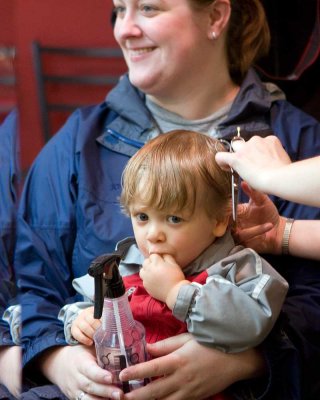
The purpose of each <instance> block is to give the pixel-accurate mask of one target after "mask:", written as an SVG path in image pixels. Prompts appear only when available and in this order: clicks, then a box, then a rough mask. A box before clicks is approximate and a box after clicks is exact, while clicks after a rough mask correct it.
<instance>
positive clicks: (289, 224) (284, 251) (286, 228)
mask: <svg viewBox="0 0 320 400" xmlns="http://www.w3.org/2000/svg"><path fill="white" fill-rule="evenodd" d="M293 223H294V219H293V218H287V220H286V224H285V226H284V231H283V236H282V244H281V248H282V254H286V255H288V254H289V239H290V233H291V229H292V225H293Z"/></svg>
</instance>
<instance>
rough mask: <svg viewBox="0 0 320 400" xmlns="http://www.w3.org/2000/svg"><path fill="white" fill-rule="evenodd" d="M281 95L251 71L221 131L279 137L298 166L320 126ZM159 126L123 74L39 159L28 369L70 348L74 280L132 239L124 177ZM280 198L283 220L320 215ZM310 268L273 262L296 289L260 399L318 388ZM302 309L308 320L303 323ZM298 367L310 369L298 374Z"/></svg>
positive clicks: (22, 275)
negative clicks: (67, 334)
mask: <svg viewBox="0 0 320 400" xmlns="http://www.w3.org/2000/svg"><path fill="white" fill-rule="evenodd" d="M275 94H277V93H271V92H270V90H267V88H266V86H265V85H262V83H261V82H260V80H259V78H258V77H257V75H256V74H255V73H254V72H253V71H250V72H249V74H248V76H247V77H246V79H245V81H244V82H243V84H242V87H241V90H240V92H239V94H238V96H237V98H236V100H235V102H234V104H233V106H232V109H231V111H230V114H229V117H228V119H227V120H226V121H225V122H224V123H223V125H221V126H220V127H219V133H220V135H221V137H224V138H228V137H232V136H234V134H235V132H236V127H237V126H241V132H242V134H243V136H245V137H247V138H248V137H250V136H252V135H254V134H259V135H268V134H271V133H272V132H273V133H275V134H276V135H277V136H278V137H279V138H280V140H281V141H282V143H283V144H284V146H285V148H286V150H287V151H288V152H289V154H290V156H291V158H292V159H294V160H295V159H299V158H305V157H310V156H312V155H314V154H320V125H319V124H318V123H317V122H316V121H315V120H314V119H312V118H311V117H309V116H307V115H306V114H304V113H302V112H300V111H299V110H297V109H296V108H295V107H293V106H292V105H290V104H289V103H288V102H287V101H285V100H281V99H279V97H277V98H278V100H275V96H274V95H275ZM152 128H154V122H153V119H152V116H151V115H150V113H149V111H148V109H147V108H146V106H145V102H144V94H142V93H141V92H139V91H138V90H137V89H136V88H134V87H133V86H132V85H131V84H130V82H129V80H128V78H127V76H124V77H123V78H122V79H121V80H120V82H119V84H118V85H117V86H116V87H115V88H114V89H113V90H112V91H111V92H110V93H109V95H108V96H107V98H106V101H105V102H104V103H103V104H101V105H99V106H93V107H89V108H84V109H80V110H78V111H76V112H75V113H74V114H73V115H72V116H71V117H70V118H69V120H68V121H67V122H66V124H65V125H64V126H63V127H62V129H61V130H60V132H58V133H57V134H56V135H55V136H54V137H53V138H52V139H51V140H50V142H49V143H47V145H46V146H45V147H44V148H43V150H42V151H41V153H40V154H39V155H38V157H37V159H36V160H35V162H34V164H33V166H32V168H31V170H30V172H29V174H28V177H27V179H26V183H25V187H24V191H23V195H22V199H21V203H20V209H19V213H18V220H17V225H18V237H17V251H16V260H15V268H16V273H17V277H18V279H19V288H20V290H21V294H22V305H23V315H22V323H23V337H22V343H23V351H24V355H23V361H24V364H25V365H28V363H29V362H30V361H32V360H33V359H34V357H36V356H37V355H39V354H40V353H41V352H42V351H44V350H46V349H48V348H50V347H52V346H57V345H65V340H64V333H63V325H62V323H61V322H60V321H59V320H58V319H57V315H58V312H59V310H60V308H61V307H62V306H63V305H65V304H66V303H68V302H74V301H77V300H79V298H77V297H76V294H75V291H74V289H73V287H72V280H73V279H74V278H76V277H79V276H81V275H84V274H85V273H86V271H87V268H88V266H89V264H90V262H91V261H92V260H93V259H94V258H95V257H96V256H98V255H100V254H102V253H105V252H108V251H111V250H113V249H114V247H115V244H116V243H117V242H118V241H119V240H120V239H123V238H124V237H126V236H130V235H132V229H131V223H130V220H129V219H128V218H126V217H125V216H124V215H122V213H121V211H120V208H119V202H118V198H119V195H120V191H121V174H122V171H123V168H124V166H125V164H126V162H127V161H128V158H129V157H130V156H131V155H133V154H134V153H135V152H136V151H137V149H138V148H139V147H141V146H142V145H143V143H144V142H145V140H146V138H147V135H148V132H149V131H150V129H152ZM275 201H276V204H277V205H278V207H279V210H280V212H281V213H282V214H285V215H288V216H289V215H290V216H291V217H294V218H310V219H313V218H319V216H320V210H319V209H315V208H310V207H304V206H300V205H296V204H291V203H288V202H284V201H280V200H278V199H276V200H275ZM287 261H288V263H287ZM293 264H294V266H292V267H291V265H293ZM311 264H312V263H311V262H308V261H306V260H301V259H300V260H292V259H289V258H287V259H285V258H284V257H281V258H278V259H275V260H273V262H272V265H273V266H274V267H276V268H277V269H278V270H279V271H280V273H283V274H284V276H285V278H286V279H287V280H288V281H289V284H290V283H291V282H292V283H293V286H292V288H291V289H290V291H289V295H288V299H287V301H286V304H285V306H284V309H283V314H284V318H280V322H281V326H280V327H279V328H277V329H274V333H273V334H271V336H270V338H269V339H268V340H267V341H266V343H265V345H264V346H263V350H264V351H265V353H266V357H267V360H268V362H269V366H270V371H269V380H268V382H267V383H266V382H265V380H264V381H263V383H261V384H259V385H258V383H257V382H255V383H256V384H257V391H256V392H255V393H257V394H255V397H256V398H258V397H259V396H260V395H261V396H263V395H265V398H267V396H271V397H270V398H272V399H276V398H279V399H280V398H281V399H289V398H290V399H300V398H302V397H301V396H300V391H301V390H307V389H308V390H309V391H310V390H314V387H312V388H310V387H308V386H307V385H306V389H305V388H304V386H302V383H301V382H302V381H301V380H300V376H302V375H303V377H304V379H303V382H305V383H306V384H308V385H309V380H308V379H305V378H308V377H309V376H311V377H313V380H315V378H314V375H312V374H315V373H318V372H317V371H318V369H317V367H315V366H314V367H312V365H310V364H308V362H310V361H312V360H314V359H315V357H318V358H317V360H319V356H320V343H319V340H318V339H317V340H316V338H318V337H319V333H320V326H319V323H320V322H317V321H320V268H319V266H318V267H317V268H313V267H314V265H311ZM288 266H290V268H289V267H288ZM312 268H313V269H312ZM311 271H312V272H313V274H311ZM311 277H312V280H313V285H312V286H311V281H310V280H309V279H311ZM296 288H297V289H296ZM296 290H297V292H296ZM300 295H303V297H301V296H300ZM298 307H299V309H298V310H297V308H298ZM300 310H301V311H300ZM297 312H298V313H301V315H303V316H304V317H303V318H301V315H300V316H299V317H296V314H297ZM35 315H36V316H37V318H34V316H35ZM309 318H310V319H309ZM280 322H279V324H280ZM307 330H308V331H307ZM299 357H301V359H300V358H299ZM301 365H305V366H306V368H307V369H306V370H301V369H300V366H301ZM314 368H315V370H314ZM280 383H281V385H280ZM235 386H237V385H235ZM309 386H310V385H309ZM254 388H255V386H253V385H252V382H250V385H248V386H246V385H244V384H242V385H241V391H242V394H241V396H240V398H242V399H243V398H246V397H245V396H246V394H244V393H247V392H248V393H250V391H252V390H254ZM236 389H237V388H236ZM287 392H288V393H289V392H290V396H289V395H288V393H287ZM258 393H259V394H258ZM305 393H306V392H305ZM275 394H276V395H275ZM276 396H279V397H276ZM307 398H308V397H303V399H304V400H305V399H307Z"/></svg>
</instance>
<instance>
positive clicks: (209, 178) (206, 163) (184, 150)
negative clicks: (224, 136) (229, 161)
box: [120, 130, 231, 220]
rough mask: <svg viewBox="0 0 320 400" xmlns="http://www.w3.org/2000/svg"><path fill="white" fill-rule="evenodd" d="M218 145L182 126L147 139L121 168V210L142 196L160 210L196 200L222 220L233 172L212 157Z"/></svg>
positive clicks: (179, 207)
mask: <svg viewBox="0 0 320 400" xmlns="http://www.w3.org/2000/svg"><path fill="white" fill-rule="evenodd" d="M217 146H218V147H219V146H221V145H220V144H219V142H218V141H217V140H216V139H213V138H211V137H209V136H206V135H204V134H201V133H197V132H192V131H186V130H175V131H171V132H169V133H165V134H162V135H160V136H158V137H156V138H155V139H153V140H151V141H150V142H148V143H147V144H146V145H145V146H144V147H142V149H140V150H139V151H138V152H137V153H136V154H135V155H134V156H133V157H132V158H131V159H130V160H129V162H128V164H127V166H126V168H125V170H124V172H123V176H122V194H121V198H120V203H121V206H122V208H123V210H124V211H125V212H126V213H127V214H130V207H131V206H132V205H133V204H134V203H135V202H136V201H141V202H143V204H144V205H145V206H147V207H148V206H151V207H153V208H156V209H159V210H168V211H169V210H170V211H171V212H178V211H182V210H185V209H186V210H188V211H191V212H192V213H193V212H194V210H195V207H196V204H197V206H198V205H200V206H201V207H204V209H205V211H206V213H207V215H208V217H215V218H216V219H217V220H223V219H224V218H225V217H226V216H227V215H228V214H230V205H231V176H230V173H229V172H226V171H222V170H221V169H220V168H219V166H218V165H217V163H216V161H215V153H216V151H217ZM219 148H220V147H219ZM220 149H221V148H220Z"/></svg>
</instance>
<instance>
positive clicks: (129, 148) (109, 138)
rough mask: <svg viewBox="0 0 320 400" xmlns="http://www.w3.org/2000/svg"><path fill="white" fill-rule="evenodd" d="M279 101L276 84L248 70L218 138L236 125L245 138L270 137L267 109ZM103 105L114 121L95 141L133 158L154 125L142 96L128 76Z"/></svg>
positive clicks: (280, 94) (233, 130)
mask: <svg viewBox="0 0 320 400" xmlns="http://www.w3.org/2000/svg"><path fill="white" fill-rule="evenodd" d="M279 99H284V94H283V92H281V90H280V89H279V88H278V87H277V86H276V85H273V84H270V83H267V84H266V83H262V82H261V80H260V78H259V77H258V75H257V73H256V72H255V71H254V70H253V69H251V70H249V72H248V73H247V75H246V77H245V79H244V81H243V83H242V85H241V87H240V90H239V93H238V95H237V97H236V98H235V100H234V102H233V104H232V107H231V110H230V113H229V116H228V118H227V119H226V120H225V121H224V122H223V124H221V125H220V126H219V127H218V132H219V135H220V137H222V138H231V137H233V136H234V135H235V133H236V131H237V130H236V128H237V126H240V127H241V135H242V136H243V137H244V138H245V139H246V138H249V137H251V136H252V135H253V133H254V132H259V135H260V136H266V135H268V134H270V133H271V129H270V124H269V110H270V107H271V104H272V102H274V101H275V100H279ZM106 106H107V108H108V109H109V110H111V112H113V113H114V115H115V118H113V119H112V121H109V120H107V122H106V124H105V128H104V132H103V134H102V135H100V136H99V138H98V139H97V140H98V141H99V142H100V143H101V144H102V145H103V146H105V147H107V148H109V149H110V150H113V151H116V152H119V153H122V154H126V155H128V156H132V155H133V154H134V153H135V152H136V151H137V149H138V148H139V145H140V147H142V145H143V144H144V143H145V142H146V141H147V140H148V133H149V131H150V130H152V129H154V128H155V126H156V125H155V122H154V120H153V117H152V115H151V113H150V111H149V110H148V108H147V107H146V105H145V95H144V93H142V92H141V91H140V90H138V89H137V88H136V87H134V86H133V85H132V84H131V83H130V81H129V78H128V75H123V76H122V78H121V79H120V81H119V83H118V85H117V86H116V87H115V88H113V89H112V90H111V91H110V92H109V94H108V96H107V97H106ZM110 132H112V133H110ZM121 138H122V139H127V140H121ZM137 144H138V145H137Z"/></svg>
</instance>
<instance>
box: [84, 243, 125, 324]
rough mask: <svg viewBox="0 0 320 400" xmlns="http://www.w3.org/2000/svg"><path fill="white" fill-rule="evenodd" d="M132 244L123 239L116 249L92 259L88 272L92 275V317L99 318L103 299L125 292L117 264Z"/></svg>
mask: <svg viewBox="0 0 320 400" xmlns="http://www.w3.org/2000/svg"><path fill="white" fill-rule="evenodd" d="M131 244H132V241H130V240H125V241H123V242H122V244H120V245H119V248H118V250H117V251H115V252H114V253H111V254H103V255H101V256H99V257H97V258H96V259H95V260H93V261H92V263H91V265H90V267H89V269H88V273H89V275H91V276H93V277H94V294H95V296H94V318H96V319H99V318H101V315H102V310H103V299H104V297H107V298H109V299H114V298H117V297H121V296H123V295H124V294H125V287H124V284H123V280H122V277H121V275H120V272H119V264H120V261H121V259H122V258H123V256H124V254H125V253H126V252H127V250H128V248H129V247H130V245H131Z"/></svg>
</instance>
